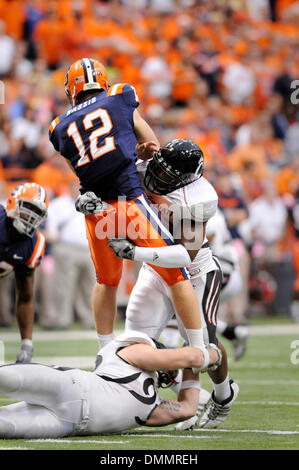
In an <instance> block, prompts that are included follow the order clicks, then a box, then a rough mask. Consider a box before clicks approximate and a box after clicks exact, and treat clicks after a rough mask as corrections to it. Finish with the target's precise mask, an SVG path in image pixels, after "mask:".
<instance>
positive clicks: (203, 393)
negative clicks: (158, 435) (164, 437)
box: [174, 388, 211, 431]
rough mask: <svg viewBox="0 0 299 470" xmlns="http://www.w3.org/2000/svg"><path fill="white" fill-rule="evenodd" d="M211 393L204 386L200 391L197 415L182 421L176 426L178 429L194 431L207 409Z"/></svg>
mask: <svg viewBox="0 0 299 470" xmlns="http://www.w3.org/2000/svg"><path fill="white" fill-rule="evenodd" d="M210 397H211V394H210V392H208V391H207V390H205V389H204V388H202V389H201V390H200V392H199V403H198V407H197V412H196V415H195V416H192V418H189V419H186V420H185V421H181V422H180V423H178V424H177V425H176V426H175V428H174V429H175V430H176V431H192V429H194V428H195V427H196V425H197V424H198V420H199V418H200V416H201V414H202V413H203V412H204V411H205V409H206V407H207V404H208V402H209V400H210Z"/></svg>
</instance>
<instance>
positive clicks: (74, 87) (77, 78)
mask: <svg viewBox="0 0 299 470" xmlns="http://www.w3.org/2000/svg"><path fill="white" fill-rule="evenodd" d="M107 88H108V74H107V70H106V69H105V67H104V65H102V64H101V63H100V62H99V61H98V60H94V59H89V58H87V57H84V58H83V59H80V60H77V61H76V62H74V63H73V64H72V65H71V66H70V68H69V69H68V71H67V74H66V76H65V83H64V89H65V92H66V95H67V97H68V99H69V100H70V103H71V105H72V106H75V105H76V103H77V98H78V95H79V93H81V92H83V91H90V90H106V89H107Z"/></svg>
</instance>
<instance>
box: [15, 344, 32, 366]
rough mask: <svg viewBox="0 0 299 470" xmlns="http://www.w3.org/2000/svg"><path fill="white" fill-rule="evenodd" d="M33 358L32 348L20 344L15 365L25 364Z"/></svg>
mask: <svg viewBox="0 0 299 470" xmlns="http://www.w3.org/2000/svg"><path fill="white" fill-rule="evenodd" d="M32 356H33V346H30V345H29V344H22V346H21V349H20V351H19V352H18V355H17V360H16V363H17V364H27V363H29V362H31V359H32Z"/></svg>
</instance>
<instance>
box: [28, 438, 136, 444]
mask: <svg viewBox="0 0 299 470" xmlns="http://www.w3.org/2000/svg"><path fill="white" fill-rule="evenodd" d="M25 442H28V443H29V444H30V443H31V442H32V443H33V442H34V443H36V442H53V443H63V444H77V443H78V444H128V442H130V441H114V440H112V439H111V440H110V441H108V440H102V439H98V440H88V439H28V440H27V439H26V441H25Z"/></svg>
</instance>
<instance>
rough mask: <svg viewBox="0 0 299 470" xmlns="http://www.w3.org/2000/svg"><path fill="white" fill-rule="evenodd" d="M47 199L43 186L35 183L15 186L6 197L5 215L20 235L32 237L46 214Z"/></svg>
mask: <svg viewBox="0 0 299 470" xmlns="http://www.w3.org/2000/svg"><path fill="white" fill-rule="evenodd" d="M48 205H49V200H48V196H47V193H46V191H45V190H44V188H43V187H41V186H39V185H38V184H36V183H25V184H21V185H19V186H17V187H16V188H15V189H14V190H13V191H12V193H11V195H10V196H9V198H8V199H7V205H6V206H7V216H8V217H9V218H10V219H12V220H13V227H14V228H15V229H16V230H17V231H18V232H19V233H21V234H22V235H27V236H28V237H30V238H32V237H33V234H34V232H35V231H36V230H37V229H38V228H39V227H40V225H41V224H42V222H43V221H44V219H45V218H46V216H47V210H48Z"/></svg>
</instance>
